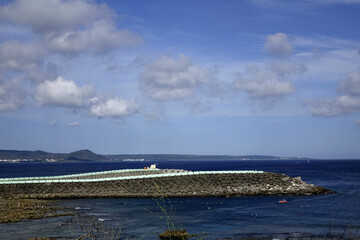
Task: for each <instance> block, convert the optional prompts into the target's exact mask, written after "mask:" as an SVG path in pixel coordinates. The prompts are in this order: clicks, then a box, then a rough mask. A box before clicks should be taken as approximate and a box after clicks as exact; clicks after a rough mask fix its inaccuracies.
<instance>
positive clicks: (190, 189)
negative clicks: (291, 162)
mask: <svg viewBox="0 0 360 240" xmlns="http://www.w3.org/2000/svg"><path fill="white" fill-rule="evenodd" d="M173 171H182V170H173ZM94 178H98V180H97V181H96V182H46V183H45V182H43V183H41V182H40V183H16V184H6V183H2V184H0V197H1V198H28V199H29V198H33V199H60V198H63V199H64V198H96V197H128V198H154V197H236V196H254V195H267V196H272V195H317V194H329V193H333V192H332V191H331V190H329V189H326V188H323V187H320V186H314V185H312V184H308V183H306V182H304V181H302V180H301V178H300V177H296V178H292V177H289V176H287V175H284V174H280V173H270V172H262V173H256V172H254V173H221V174H199V175H181V176H168V175H166V174H165V175H164V176H161V177H154V178H141V177H140V178H137V179H122V180H113V181H108V180H107V181H101V178H100V179H99V176H94Z"/></svg>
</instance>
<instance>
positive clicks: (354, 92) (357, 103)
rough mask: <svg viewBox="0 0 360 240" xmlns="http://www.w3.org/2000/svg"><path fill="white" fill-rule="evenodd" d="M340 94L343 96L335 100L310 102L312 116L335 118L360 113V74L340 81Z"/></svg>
mask: <svg viewBox="0 0 360 240" xmlns="http://www.w3.org/2000/svg"><path fill="white" fill-rule="evenodd" d="M338 92H339V93H340V94H343V95H341V96H338V97H336V98H334V99H315V100H309V101H308V104H310V105H311V107H310V114H312V115H315V116H324V117H334V116H339V115H343V114H349V113H359V112H360V72H359V71H358V72H354V73H351V74H349V75H348V76H347V77H346V78H345V79H343V80H342V81H340V83H339V86H338Z"/></svg>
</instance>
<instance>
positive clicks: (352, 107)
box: [309, 96, 360, 117]
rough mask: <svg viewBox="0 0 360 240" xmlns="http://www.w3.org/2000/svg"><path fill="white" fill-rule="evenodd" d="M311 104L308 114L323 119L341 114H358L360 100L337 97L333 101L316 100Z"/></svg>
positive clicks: (349, 97)
mask: <svg viewBox="0 0 360 240" xmlns="http://www.w3.org/2000/svg"><path fill="white" fill-rule="evenodd" d="M309 103H310V104H311V108H310V111H309V112H310V114H312V115H315V116H323V117H334V116H339V115H343V114H349V113H357V112H360V98H358V97H351V96H339V97H336V98H335V99H316V100H311V101H310V102H309Z"/></svg>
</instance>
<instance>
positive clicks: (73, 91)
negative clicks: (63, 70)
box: [35, 77, 95, 107]
mask: <svg viewBox="0 0 360 240" xmlns="http://www.w3.org/2000/svg"><path fill="white" fill-rule="evenodd" d="M94 94H95V93H94V90H93V87H92V86H90V85H85V86H82V87H79V86H77V85H76V83H75V82H74V81H72V80H66V79H64V78H63V77H58V78H57V79H56V80H54V81H45V82H43V83H41V84H39V85H38V86H37V88H36V90H35V99H36V101H37V102H38V103H39V104H40V105H46V106H58V107H82V106H84V103H85V102H86V101H87V100H88V99H89V98H91V97H93V96H94Z"/></svg>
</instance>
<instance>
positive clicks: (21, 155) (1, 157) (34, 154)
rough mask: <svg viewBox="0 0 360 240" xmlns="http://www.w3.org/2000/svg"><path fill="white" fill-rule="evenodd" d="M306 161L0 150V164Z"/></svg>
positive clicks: (272, 157)
mask: <svg viewBox="0 0 360 240" xmlns="http://www.w3.org/2000/svg"><path fill="white" fill-rule="evenodd" d="M305 159H306V160H307V159H309V158H301V157H275V156H263V155H244V156H229V155H188V154H116V155H100V154H96V153H94V152H92V151H90V150H87V149H85V150H79V151H75V152H71V153H49V152H44V151H17V150H0V162H103V161H172V160H173V161H192V160H193V161H194V160H196V161H202V160H206V161H212V160H305Z"/></svg>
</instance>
